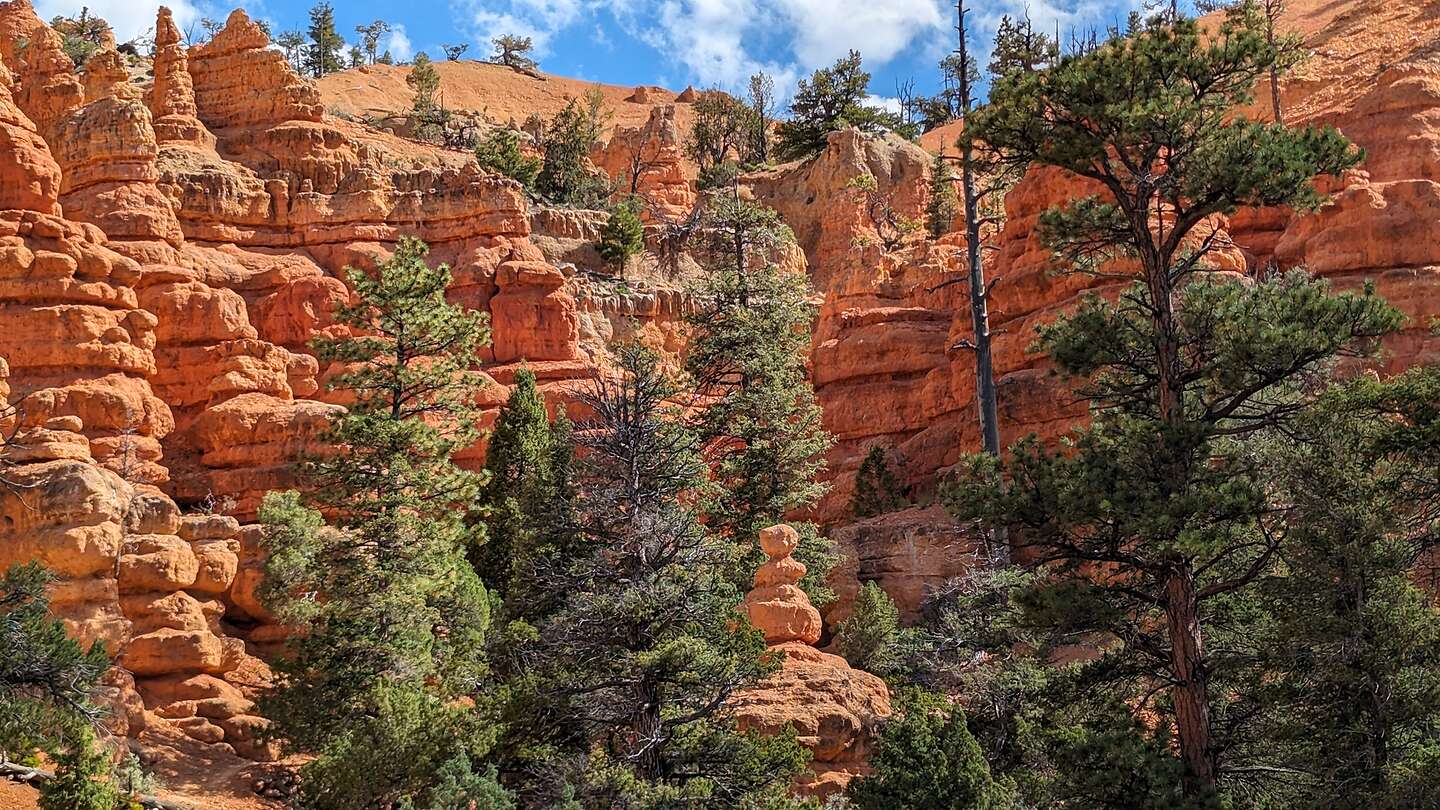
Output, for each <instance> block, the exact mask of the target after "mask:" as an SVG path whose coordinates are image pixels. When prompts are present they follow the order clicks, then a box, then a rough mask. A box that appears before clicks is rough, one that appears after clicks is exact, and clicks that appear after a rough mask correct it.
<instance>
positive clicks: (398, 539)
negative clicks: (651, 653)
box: [261, 238, 490, 808]
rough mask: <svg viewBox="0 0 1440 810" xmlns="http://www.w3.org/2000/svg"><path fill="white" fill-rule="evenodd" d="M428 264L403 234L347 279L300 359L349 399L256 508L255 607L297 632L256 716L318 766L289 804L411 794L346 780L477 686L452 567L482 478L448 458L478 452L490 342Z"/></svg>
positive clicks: (415, 779) (386, 777) (451, 749)
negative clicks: (322, 333)
mask: <svg viewBox="0 0 1440 810" xmlns="http://www.w3.org/2000/svg"><path fill="white" fill-rule="evenodd" d="M426 252H427V248H426V246H425V245H424V243H422V242H420V241H419V240H416V239H409V238H406V239H402V240H401V242H400V243H399V244H398V245H397V246H396V250H395V254H394V256H393V257H392V258H391V259H388V260H386V261H382V262H380V263H379V264H378V265H377V266H376V267H375V269H374V270H373V271H363V270H355V269H352V270H350V272H349V281H350V284H351V286H352V287H353V288H354V291H355V298H354V301H353V303H350V304H348V305H346V306H342V307H340V308H339V310H338V311H337V313H336V314H337V319H338V320H339V322H340V323H342V324H344V325H346V326H348V327H350V328H351V329H352V330H353V331H354V336H353V337H345V338H326V339H320V340H317V341H316V343H315V348H316V351H317V353H318V354H319V356H320V358H321V360H322V361H323V362H328V363H334V364H336V365H337V366H338V367H339V368H341V369H343V371H341V372H340V373H338V374H336V375H335V376H334V377H333V378H332V380H331V386H332V387H333V388H335V389H338V390H343V391H346V392H348V393H349V394H350V396H351V402H350V404H349V406H348V407H347V409H346V411H345V413H344V414H342V415H340V416H339V417H337V418H336V419H335V421H334V423H333V424H332V426H331V428H330V430H329V432H328V434H327V435H326V436H325V441H326V443H327V445H328V446H329V447H331V448H333V449H332V450H328V451H326V452H323V453H319V454H317V455H315V456H314V457H312V458H310V459H309V460H307V461H306V462H305V465H304V469H303V473H304V475H303V480H304V481H306V482H307V484H309V485H310V487H311V489H310V490H309V491H308V492H307V493H306V494H305V495H303V496H302V495H301V494H300V493H296V492H286V493H272V494H270V495H269V496H267V497H266V499H265V502H264V505H263V507H262V509H261V521H262V523H264V524H265V527H266V541H267V547H268V550H269V554H270V556H269V561H268V563H267V566H266V578H265V584H264V588H263V592H262V595H263V597H264V598H265V599H266V601H267V603H268V604H270V605H271V606H272V607H273V609H274V610H275V612H276V614H277V615H278V616H279V617H280V618H281V619H282V620H283V621H284V622H285V623H286V624H288V625H290V626H292V627H294V628H295V629H296V633H295V635H294V637H293V638H292V640H291V643H290V645H289V653H288V655H287V656H286V657H284V658H283V659H282V660H281V661H279V662H278V663H277V666H276V669H277V673H278V675H279V678H278V681H277V684H276V686H275V688H274V689H273V690H272V692H271V693H270V694H269V695H268V696H267V697H266V698H265V700H264V701H263V704H262V707H263V709H264V710H265V712H266V714H267V716H269V717H271V718H273V719H274V720H275V725H276V731H277V733H278V734H279V736H281V737H282V738H283V739H284V740H285V741H287V742H288V743H289V744H290V745H291V746H292V747H293V748H295V749H297V750H301V751H309V752H315V753H317V754H320V757H319V758H318V759H316V760H315V761H314V762H313V763H312V764H311V765H308V766H306V769H305V777H306V778H305V796H304V801H303V802H302V806H305V807H317V808H320V807H361V806H371V805H364V804H359V803H356V802H358V801H360V798H359V797H362V796H363V797H365V800H366V801H373V800H380V799H387V800H392V801H399V800H400V799H402V798H405V797H407V796H413V795H415V794H416V792H417V791H419V790H421V789H423V787H424V784H423V777H424V774H423V773H422V774H416V773H413V772H406V773H408V774H409V776H406V775H405V774H397V773H396V772H395V771H394V770H393V769H375V768H358V769H357V764H358V763H357V760H356V759H355V757H362V756H363V757H370V756H372V755H373V750H374V748H375V746H376V745H377V744H379V743H377V742H376V741H377V740H390V741H393V742H394V743H395V744H399V743H404V744H405V745H413V744H414V741H413V740H409V739H408V738H406V739H396V737H395V735H396V730H397V729H401V728H411V729H413V730H414V731H415V733H424V732H426V730H427V729H434V730H436V731H440V730H443V729H445V728H448V727H450V725H451V723H452V722H460V721H458V720H445V718H447V717H449V716H451V715H453V714H454V713H455V711H456V709H455V708H454V705H453V703H451V701H453V700H454V699H456V698H459V697H464V696H470V695H473V694H475V693H476V691H477V689H478V687H479V684H480V682H481V680H482V678H483V677H484V676H485V672H486V667H485V662H484V644H485V634H486V628H487V626H488V624H489V610H490V603H489V599H488V597H487V595H486V593H485V589H484V587H483V586H482V585H481V583H480V581H479V579H478V578H477V577H476V576H475V573H474V571H473V569H472V568H471V567H470V566H469V565H467V564H466V562H465V557H464V550H465V548H466V547H467V546H468V545H470V543H471V535H472V531H473V530H472V529H471V528H470V527H469V526H467V524H466V521H465V520H464V515H465V506H466V505H468V504H470V503H471V502H473V500H474V498H475V494H476V492H477V490H478V488H479V486H480V484H481V483H482V477H481V476H479V475H476V474H475V473H471V472H467V471H465V470H462V469H460V468H459V467H457V466H455V464H454V463H453V462H452V461H451V456H452V454H453V453H454V452H456V451H457V450H459V449H461V448H464V447H467V446H469V445H470V444H472V443H473V442H474V441H475V439H476V438H477V437H476V433H475V429H474V427H473V426H474V424H475V413H474V409H473V405H472V404H471V403H472V402H473V401H474V395H475V392H476V389H477V388H478V386H479V385H480V382H479V377H478V376H477V374H476V372H475V371H474V369H475V368H476V367H477V366H478V364H479V354H478V352H479V350H480V348H481V346H482V345H483V344H484V343H485V342H486V341H487V340H488V336H489V333H488V329H487V327H486V325H485V317H484V316H483V315H482V314H480V313H476V312H473V311H469V310H465V309H463V308H460V307H457V306H454V305H452V304H450V303H448V302H447V301H446V300H445V291H446V288H447V287H448V286H449V284H450V270H449V268H448V267H446V266H445V265H439V266H437V267H431V266H430V265H429V264H428V263H427V262H426V261H425V254H426ZM417 713H419V714H421V715H423V717H424V719H423V720H417V719H414V718H415V717H416V715H417ZM407 723H408V725H406V724H407ZM362 739H368V740H370V742H368V743H364V744H361V743H360V742H359V740H362ZM444 748H446V749H448V750H445V751H444V753H445V754H446V756H445V758H447V759H448V758H450V756H453V755H456V754H459V753H468V754H471V755H483V754H484V753H485V749H486V735H484V734H476V735H462V736H457V737H456V738H454V739H453V740H452V741H451V742H449V743H447V744H446V746H444ZM357 779H359V780H362V782H363V786H362V787H356V786H354V785H352V784H350V783H353V782H354V781H355V780H357ZM345 796H350V797H354V799H353V801H352V800H347V799H344V798H343V797H345Z"/></svg>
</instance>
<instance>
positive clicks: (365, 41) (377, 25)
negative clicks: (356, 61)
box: [355, 20, 391, 65]
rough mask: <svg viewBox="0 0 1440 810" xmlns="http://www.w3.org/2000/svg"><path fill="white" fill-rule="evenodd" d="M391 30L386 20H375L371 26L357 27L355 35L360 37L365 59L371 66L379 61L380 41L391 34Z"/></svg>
mask: <svg viewBox="0 0 1440 810" xmlns="http://www.w3.org/2000/svg"><path fill="white" fill-rule="evenodd" d="M390 30H391V29H390V23H387V22H385V21H384V20H375V21H374V22H372V23H370V24H369V25H357V26H355V33H357V34H359V35H360V46H361V47H362V48H363V49H364V51H365V57H366V58H367V59H369V60H370V64H372V65H373V64H375V63H376V62H377V61H379V59H380V56H379V51H380V40H381V38H382V37H384V36H385V35H386V34H388V33H390Z"/></svg>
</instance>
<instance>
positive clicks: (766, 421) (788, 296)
mask: <svg viewBox="0 0 1440 810" xmlns="http://www.w3.org/2000/svg"><path fill="white" fill-rule="evenodd" d="M705 204H706V211H705V215H704V218H703V220H702V225H701V227H702V231H701V232H702V237H703V241H702V242H701V243H700V244H698V245H697V246H696V247H697V255H698V256H700V257H701V259H702V260H703V262H704V267H705V274H704V276H703V277H702V278H701V279H700V281H699V283H698V284H697V285H696V287H695V298H696V301H697V303H696V306H695V309H694V312H693V313H692V314H691V316H690V324H691V325H692V327H693V328H694V336H693V338H692V340H691V343H690V348H689V352H688V353H687V355H686V358H685V364H686V366H685V367H686V370H687V371H688V372H689V373H690V376H691V378H692V380H693V382H694V385H695V392H696V393H697V394H698V395H699V397H700V398H701V401H702V402H703V403H704V404H705V407H704V408H703V409H702V410H701V412H700V414H699V418H698V424H697V430H698V432H699V436H700V439H701V442H702V448H703V452H704V455H705V458H706V460H707V461H708V463H709V465H710V469H711V476H712V478H713V480H714V482H715V483H716V484H717V488H716V490H715V491H714V494H713V497H712V498H711V500H710V502H709V504H708V505H707V507H706V522H707V525H709V526H710V527H711V528H712V529H714V530H715V531H716V532H718V533H720V534H721V535H722V536H724V537H727V538H729V539H730V540H731V541H733V542H735V543H736V544H738V545H740V546H743V547H745V548H747V549H756V547H755V546H754V543H755V539H756V538H757V537H758V536H759V533H760V530H761V529H763V528H766V527H767V526H771V525H774V524H776V523H780V522H781V521H783V520H784V519H785V516H786V515H788V514H790V513H791V512H793V511H796V510H800V509H804V508H806V507H809V506H812V505H813V504H815V502H816V501H817V500H819V498H820V496H821V495H823V494H824V492H825V486H824V484H822V483H821V482H820V481H819V474H820V472H821V470H823V469H824V465H825V461H824V453H825V451H826V450H827V449H829V447H830V444H831V442H832V438H831V436H830V434H829V433H827V432H826V431H825V429H824V428H823V427H822V425H821V422H820V406H819V405H818V404H817V403H816V401H815V391H814V389H813V388H812V387H811V385H810V374H809V369H808V366H807V363H808V360H809V356H810V325H811V323H812V322H813V320H814V317H815V305H814V303H813V302H812V301H811V300H810V295H811V290H810V284H809V279H807V278H806V277H805V276H804V275H803V274H801V273H796V272H794V271H791V270H788V269H786V268H784V267H782V266H781V265H780V264H779V260H780V259H781V258H782V256H783V254H784V251H786V250H790V249H793V236H792V235H791V233H790V230H789V228H787V227H785V225H784V224H783V223H782V222H781V221H780V217H779V215H778V214H776V213H775V212H774V211H773V210H771V209H769V208H765V207H763V206H759V205H757V204H755V203H753V202H749V201H746V200H743V199H741V198H739V197H738V196H736V195H732V194H729V193H717V194H714V195H712V196H711V197H710V198H709V199H708V200H707V201H706V203H705ZM796 528H797V530H799V531H800V533H801V536H802V544H801V551H800V559H801V561H802V562H804V563H805V565H806V566H808V567H809V568H810V572H809V573H808V574H807V576H806V579H805V581H804V583H803V584H804V586H805V587H806V589H807V591H809V592H810V595H811V598H812V599H815V600H816V601H817V602H818V603H820V604H824V603H825V602H827V601H828V600H829V598H830V596H829V593H828V589H826V588H825V587H824V585H823V584H822V583H823V582H824V577H825V574H826V573H827V572H828V570H829V568H830V567H831V566H832V565H833V564H834V557H833V555H832V554H831V553H830V552H829V550H828V544H827V543H826V542H825V541H823V540H821V539H820V538H819V537H818V536H817V535H816V532H815V530H814V527H813V526H810V525H805V524H796ZM756 551H757V553H758V549H756ZM756 562H758V558H755V557H749V558H747V560H746V563H745V565H744V566H743V567H742V570H741V571H738V572H737V574H736V581H737V582H745V581H748V579H749V575H750V573H751V572H753V571H754V565H753V564H752V563H756Z"/></svg>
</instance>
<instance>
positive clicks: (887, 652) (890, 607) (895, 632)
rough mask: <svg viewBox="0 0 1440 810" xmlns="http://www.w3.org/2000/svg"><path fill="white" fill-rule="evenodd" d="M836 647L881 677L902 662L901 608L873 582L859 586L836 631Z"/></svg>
mask: <svg viewBox="0 0 1440 810" xmlns="http://www.w3.org/2000/svg"><path fill="white" fill-rule="evenodd" d="M835 650H836V652H838V653H840V655H841V657H843V658H844V659H845V660H846V661H849V662H850V665H851V666H853V667H856V668H857V669H863V670H865V671H866V672H873V673H875V674H876V675H880V676H882V677H884V676H889V675H891V674H893V673H894V672H895V671H896V668H897V667H898V666H899V664H900V610H899V609H898V608H896V607H895V600H893V599H891V598H890V595H889V594H887V593H885V589H884V588H881V587H880V586H879V585H878V584H876V583H874V582H867V583H865V585H864V586H863V587H861V588H860V593H859V594H858V595H857V596H856V597H855V603H854V605H852V606H851V608H850V616H849V618H847V619H845V621H843V622H841V623H840V626H839V627H838V628H836V632H835Z"/></svg>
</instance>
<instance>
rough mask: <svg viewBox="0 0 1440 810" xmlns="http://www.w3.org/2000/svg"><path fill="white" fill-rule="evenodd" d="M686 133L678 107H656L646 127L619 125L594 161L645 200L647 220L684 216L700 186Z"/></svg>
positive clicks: (593, 156) (618, 184)
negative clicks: (689, 163) (688, 163)
mask: <svg viewBox="0 0 1440 810" xmlns="http://www.w3.org/2000/svg"><path fill="white" fill-rule="evenodd" d="M683 143H684V140H683V137H682V135H681V134H680V128H679V127H678V126H677V125H676V122H675V106H674V105H673V104H671V105H666V106H664V107H655V108H654V109H652V110H651V111H650V119H649V120H648V121H646V122H645V123H644V124H643V125H642V126H639V127H633V128H627V127H617V128H616V129H615V134H614V135H613V136H611V138H610V141H609V142H608V143H607V144H605V146H603V147H601V148H598V149H596V150H595V151H594V152H592V153H591V155H590V160H591V162H593V163H594V164H595V166H596V168H598V169H600V170H601V171H603V172H604V173H605V176H607V177H609V178H610V179H611V180H612V181H613V182H614V183H615V187H616V188H617V189H618V190H619V191H620V192H622V193H626V192H629V191H630V190H631V189H632V188H633V189H634V193H636V194H639V195H640V196H641V197H642V198H644V199H645V201H646V203H647V205H646V206H645V210H644V212H643V214H644V218H645V219H646V220H647V221H651V220H660V221H664V220H671V219H681V218H683V217H685V216H686V215H687V214H689V213H690V210H691V209H692V208H694V207H695V189H694V186H693V185H692V184H691V178H690V177H689V176H688V175H687V172H686V167H685V154H684V151H683Z"/></svg>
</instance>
